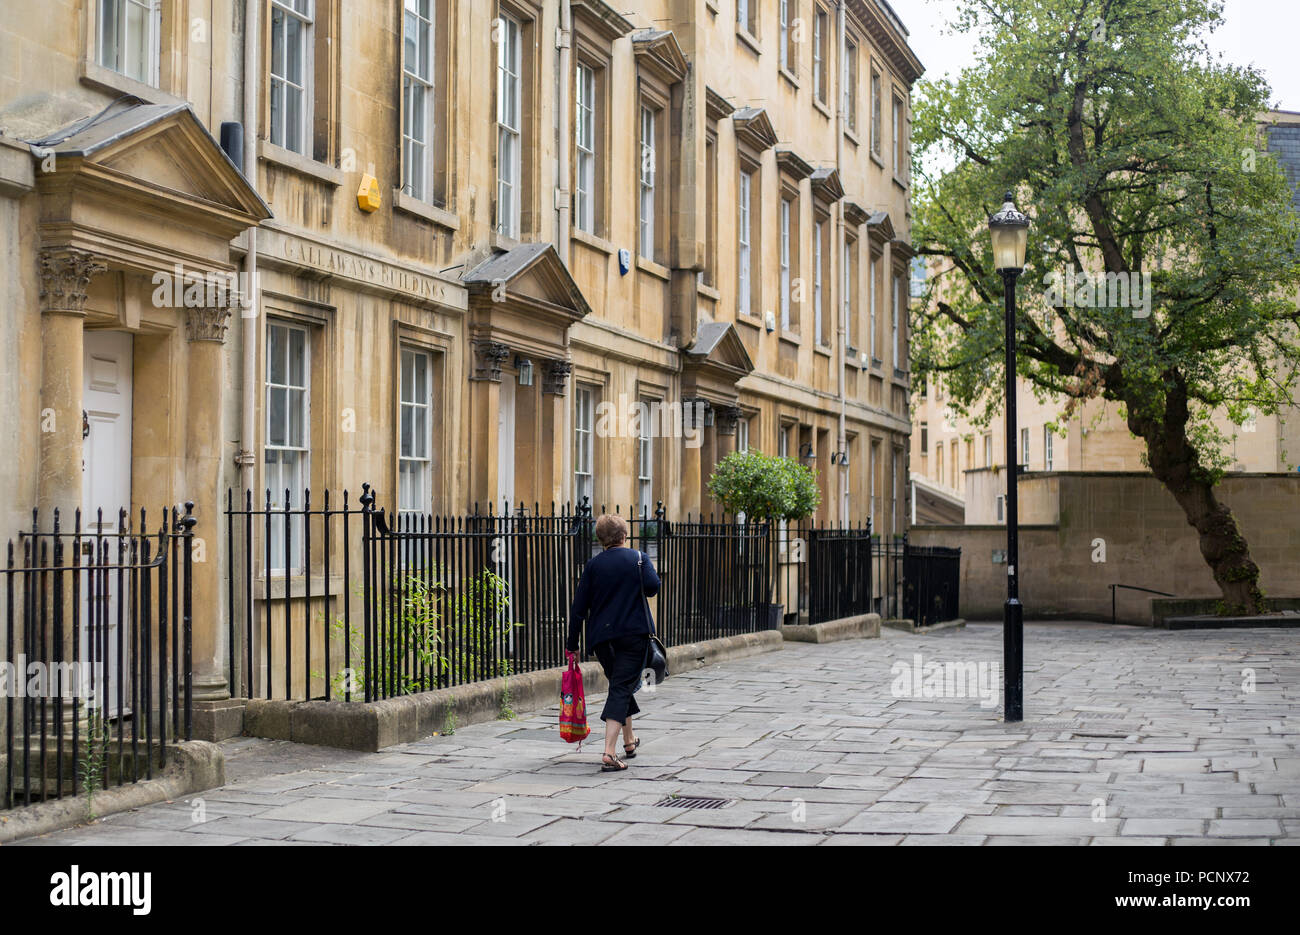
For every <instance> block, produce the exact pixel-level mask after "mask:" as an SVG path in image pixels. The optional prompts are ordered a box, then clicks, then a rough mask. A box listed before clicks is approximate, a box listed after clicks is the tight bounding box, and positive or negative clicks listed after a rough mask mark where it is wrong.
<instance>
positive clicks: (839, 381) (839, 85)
mask: <svg viewBox="0 0 1300 935" xmlns="http://www.w3.org/2000/svg"><path fill="white" fill-rule="evenodd" d="M844 3H845V0H840V2H839V3H838V4H836V15H835V31H836V35H837V41H838V42H839V49H840V52H839V56H838V58H837V64H838V66H839V69H840V78H839V81H837V82H835V87H836V89H837V90H838V91H839V104H838V106H837V107H836V108H835V113H836V115H837V116H836V118H835V168H836V169H837V170H838V171H839V173H840V178H841V179H843V178H844V77H845V75H844V71H845V69H844V56H845V53H846V52H847V51H848V50H847V46H846V33H845V21H844ZM839 214H840V223H839V237H838V240H837V244H838V245H837V249H836V251H835V252H836V254H837V255H838V257H839V265H840V266H841V267H843V266H844V244H845V243H846V242H847V241H846V234H847V232H846V231H845V229H844V223H845V218H844V199H843V198H841V199H840V211H839ZM844 277H845V270H844V269H840V291H841V292H843V291H844ZM845 298H846V296H844V295H841V296H840V313H839V315H837V316H836V318H838V319H839V333H840V340H839V355H838V356H839V366H838V367H836V368H835V373H836V386H837V387H838V392H839V397H840V419H839V449H840V457H841V458H843V457H845V456H847V455H848V451H849V446H848V434H847V431H846V429H845V408H846V403H845V400H844V367H845V365H846V363H847V362H848V359H847V356H846V352H845V342H846V341H848V322H847V320H846V319H847V318H848V307H847V305H846V303H845ZM839 488H840V503H839V508H838V509H837V510H836V512H837V513H840V519H841V521H843V522H847V521H848V519H849V517H848V516H847V515H845V513H846V512H847V511H844V501H845V499H846V498H847V497H848V493H849V468H848V467H846V466H843V465H841V467H840V483H839Z"/></svg>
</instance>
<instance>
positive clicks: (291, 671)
mask: <svg viewBox="0 0 1300 935" xmlns="http://www.w3.org/2000/svg"><path fill="white" fill-rule="evenodd" d="M373 505H374V495H373V494H372V493H371V491H370V487H369V485H368V484H363V485H362V495H361V498H360V500H358V499H357V498H354V497H351V496H350V494H349V492H348V491H347V490H344V491H343V494H342V496H341V497H340V496H333V497H332V496H331V494H330V492H329V491H328V490H326V491H325V492H324V494H323V495H322V496H321V497H319V498H318V499H317V501H316V502H315V504H313V502H312V495H311V491H310V490H306V491H304V492H303V495H302V496H301V497H300V498H297V502H295V498H294V497H293V496H291V495H290V493H289V491H285V492H284V496H283V497H278V498H273V496H272V494H271V492H270V491H266V492H265V494H264V495H263V497H260V498H258V499H257V500H255V499H254V497H253V493H252V491H245V492H244V493H243V495H242V496H237V495H236V493H235V492H234V491H233V490H231V491H227V494H226V550H227V552H226V555H227V567H228V568H229V569H230V573H229V575H228V578H227V581H226V606H227V616H226V625H227V639H228V641H229V642H228V645H229V646H230V650H231V651H230V653H229V660H230V669H229V672H228V678H229V684H230V693H231V695H232V696H236V697H244V698H259V697H262V698H335V697H345V698H350V697H351V685H352V680H351V679H349V678H347V677H346V673H349V672H352V671H355V667H356V666H357V665H360V664H361V662H362V660H361V659H360V657H356V656H354V654H353V653H354V648H355V646H356V640H355V639H353V638H352V637H351V634H353V633H354V632H355V631H356V629H357V627H358V626H359V625H360V623H361V621H362V619H363V607H364V606H365V605H364V604H363V600H362V599H363V594H362V592H361V586H362V580H363V579H362V570H363V559H364V555H363V552H362V535H363V532H364V527H365V524H366V523H367V522H368V519H367V516H368V513H369V512H370V510H371V509H372V508H373ZM340 672H342V673H345V676H344V677H343V678H340V677H339V673H340ZM339 689H342V690H343V694H342V695H340V694H339V691H338V690H339Z"/></svg>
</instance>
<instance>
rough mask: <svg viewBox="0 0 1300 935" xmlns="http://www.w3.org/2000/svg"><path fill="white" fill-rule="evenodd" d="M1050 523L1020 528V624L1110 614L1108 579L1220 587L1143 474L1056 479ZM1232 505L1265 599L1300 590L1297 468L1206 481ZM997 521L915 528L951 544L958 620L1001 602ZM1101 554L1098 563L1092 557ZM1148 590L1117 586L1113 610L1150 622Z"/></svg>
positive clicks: (915, 541) (1193, 539)
mask: <svg viewBox="0 0 1300 935" xmlns="http://www.w3.org/2000/svg"><path fill="white" fill-rule="evenodd" d="M1056 483H1057V486H1058V489H1059V496H1060V501H1059V512H1058V519H1057V521H1056V522H1055V523H1053V524H1039V525H1022V526H1021V527H1020V569H1019V571H1020V600H1021V602H1022V603H1023V604H1024V605H1025V616H1026V617H1027V618H1028V619H1044V618H1051V617H1074V618H1081V619H1093V620H1110V617H1111V592H1110V588H1109V585H1111V584H1116V583H1118V584H1129V585H1138V586H1140V587H1146V588H1152V589H1154V590H1157V591H1166V592H1169V593H1170V594H1174V595H1176V596H1177V597H1179V598H1214V597H1217V596H1218V595H1219V589H1218V586H1217V585H1216V584H1215V583H1214V578H1213V577H1212V576H1211V574H1210V569H1209V566H1207V565H1206V564H1205V561H1204V560H1203V559H1202V558H1201V552H1200V544H1199V541H1198V539H1197V536H1196V532H1195V530H1193V529H1192V527H1191V526H1189V525H1188V523H1187V518H1186V516H1185V515H1184V514H1183V511H1182V510H1181V509H1180V508H1179V506H1178V504H1177V503H1176V502H1175V501H1174V498H1173V496H1172V495H1171V494H1170V493H1169V492H1168V491H1167V490H1166V489H1165V488H1164V486H1163V485H1162V484H1161V483H1160V482H1159V481H1157V480H1156V479H1155V478H1154V477H1151V476H1150V475H1149V474H1101V473H1098V474H1087V473H1060V474H1059V475H1056ZM1215 493H1216V495H1217V496H1218V497H1219V499H1220V500H1221V501H1222V502H1223V503H1225V504H1226V505H1227V506H1228V507H1229V508H1230V509H1231V510H1232V512H1233V516H1234V517H1235V518H1236V520H1237V523H1238V526H1239V528H1240V529H1241V532H1242V535H1244V536H1245V538H1246V541H1247V543H1248V544H1249V546H1250V553H1251V557H1252V558H1253V559H1254V560H1255V562H1256V563H1257V564H1258V565H1259V566H1260V570H1261V576H1260V583H1261V586H1262V587H1263V589H1264V591H1265V593H1266V594H1267V595H1269V596H1277V597H1281V598H1286V597H1296V596H1297V595H1300V474H1295V475H1292V474H1237V475H1231V476H1229V477H1227V478H1225V479H1224V481H1223V482H1222V483H1221V484H1220V485H1219V486H1218V487H1217V488H1215ZM1006 536H1007V530H1006V526H1005V525H997V526H914V527H912V528H911V530H909V535H908V541H909V542H910V543H911V544H912V545H943V546H957V547H960V548H961V550H962V554H961V603H960V608H961V611H960V612H961V615H962V616H963V617H964V618H966V619H968V620H997V619H1001V617H1002V604H1003V601H1005V600H1006V575H1007V566H1006V565H1005V564H1001V563H999V564H994V563H993V560H992V559H993V552H994V551H1004V550H1005V549H1006V547H1007V539H1006ZM1101 558H1104V561H1099V560H1098V559H1101ZM1153 597H1155V595H1151V594H1144V593H1142V592H1140V591H1129V590H1124V589H1120V590H1118V592H1117V597H1116V617H1117V619H1118V621H1119V622H1121V623H1135V624H1141V625H1145V626H1150V625H1151V622H1152V614H1151V601H1152V598H1153Z"/></svg>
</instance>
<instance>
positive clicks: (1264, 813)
mask: <svg viewBox="0 0 1300 935" xmlns="http://www.w3.org/2000/svg"><path fill="white" fill-rule="evenodd" d="M1001 644H1002V637H1001V627H1000V626H999V625H989V624H979V623H969V624H968V625H967V626H966V627H965V628H964V629H959V630H948V631H943V632H942V633H934V634H905V633H901V632H898V631H892V630H891V631H887V632H885V633H883V634H882V636H881V638H880V639H877V640H849V641H843V642H838V643H828V644H814V643H789V644H786V645H785V647H784V648H782V649H781V650H780V651H779V652H775V653H769V654H764V655H761V656H755V657H750V658H747V659H739V660H734V661H730V662H726V663H723V664H720V665H716V666H712V667H709V668H706V669H698V670H695V671H693V672H688V673H682V674H680V675H677V676H674V677H673V678H671V679H669V680H668V681H667V682H666V683H665V684H664V685H662V686H659V687H658V689H657V690H656V691H655V692H654V694H653V695H649V694H648V695H647V696H646V698H645V700H644V703H643V707H644V709H645V710H644V713H643V715H642V716H640V717H638V718H637V720H636V725H635V726H636V730H637V731H638V733H639V734H640V736H641V737H642V739H643V741H644V742H643V744H642V747H641V749H640V751H639V753H638V756H637V757H636V758H635V759H634V760H632V761H630V762H629V766H630V768H629V769H628V770H627V771H626V772H624V773H618V774H609V773H601V772H600V770H599V753H600V745H599V742H598V741H597V742H593V743H589V744H587V745H585V746H584V747H583V749H582V750H580V751H579V750H576V749H575V748H574V747H572V746H570V745H568V744H564V743H562V742H561V741H560V740H559V737H558V732H557V730H556V722H557V718H558V707H557V706H552V707H550V708H547V709H544V710H541V711H537V712H534V713H531V714H528V715H526V716H523V717H520V718H519V719H517V720H514V721H508V722H507V721H499V722H490V723H485V724H475V725H470V726H467V727H463V728H461V729H459V730H458V731H456V732H455V733H454V734H451V735H445V736H436V737H430V738H426V739H423V740H420V741H417V742H414V743H409V744H404V745H400V746H397V747H392V748H389V749H387V750H383V751H380V752H379V753H358V752H354V751H343V750H332V749H329V748H322V747H310V746H306V745H300V744H292V743H288V742H285V741H266V740H258V739H254V738H233V739H231V740H229V741H226V742H225V743H224V744H223V749H224V750H225V752H226V756H227V779H228V782H227V784H226V785H225V786H223V787H221V788H220V789H213V790H210V791H208V792H205V793H202V794H200V795H198V796H193V797H191V799H190V800H186V801H183V802H171V803H158V804H156V805H152V806H148V807H146V808H141V809H137V810H134V811H132V812H127V813H123V814H120V815H114V816H110V817H108V818H105V819H102V820H100V821H97V822H94V823H92V824H89V825H85V826H81V827H78V828H74V829H70V830H68V831H64V832H60V833H58V834H51V835H47V836H44V837H39V838H33V839H28V840H26V841H20V842H16V844H17V845H18V846H23V845H37V846H42V845H78V844H129V845H162V846H167V845H171V844H182V845H191V846H205V845H216V844H220V845H234V846H249V845H253V844H265V845H275V846H307V845H316V846H326V845H333V844H366V845H388V844H392V845H400V846H441V845H458V844H488V845H492V844H511V845H521V846H543V845H555V844H601V845H605V844H609V845H620V844H634V845H636V844H649V845H664V844H670V845H673V846H677V845H696V844H704V845H709V844H742V845H743V844H772V845H786V846H789V845H805V846H808V845H811V846H827V845H830V846H902V847H912V846H934V845H972V846H1003V845H1009V846H1024V845H1059V846H1083V845H1090V846H1152V847H1158V846H1189V845H1202V844H1208V845H1212V846H1223V845H1231V846H1254V845H1267V844H1285V845H1294V844H1296V843H1297V842H1298V841H1300V730H1298V729H1297V727H1296V724H1297V714H1300V707H1298V706H1300V693H1297V691H1296V689H1295V688H1294V686H1295V685H1297V684H1298V683H1300V651H1298V650H1297V649H1296V648H1295V646H1294V640H1293V639H1288V638H1287V635H1286V631H1281V630H1273V629H1255V630H1233V631H1231V632H1226V631H1214V630H1187V631H1169V630H1150V629H1145V628H1140V627H1125V626H1116V627H1111V626H1109V625H1102V624H1095V623H1077V622H1075V623H1072V622H1068V621H1067V622H1053V623H1033V622H1030V623H1027V624H1026V626H1025V645H1026V659H1027V664H1026V672H1025V711H1026V720H1025V721H1024V722H1023V723H1019V724H1005V723H1003V722H1002V721H1001V720H1000V716H1001V712H1000V710H999V709H998V708H985V707H983V706H981V705H980V703H979V699H978V698H970V699H962V698H925V697H906V696H904V697H899V696H897V695H895V693H894V690H893V686H894V681H895V680H894V675H893V670H892V667H893V665H894V663H895V662H898V661H903V662H904V663H905V664H908V665H911V664H912V662H913V659H914V657H915V656H916V655H918V654H919V655H921V656H922V657H923V658H924V660H925V661H927V662H938V663H945V662H955V663H959V664H968V663H980V662H1000V660H1001ZM1247 666H1248V667H1250V668H1253V669H1255V671H1256V673H1257V677H1256V690H1255V691H1254V692H1253V693H1251V694H1242V693H1241V692H1240V689H1239V685H1240V671H1241V669H1242V668H1243V667H1247ZM589 700H590V701H592V702H598V700H599V698H598V696H596V697H593V699H589ZM593 726H596V727H599V725H593ZM665 796H704V797H710V798H718V799H722V800H724V801H725V802H726V803H728V804H727V805H726V807H724V808H719V809H682V808H664V807H658V806H657V805H656V803H657V802H659V801H660V800H661V799H663V798H664V797H665ZM1099 805H1100V806H1102V807H1104V811H1103V812H1099V811H1098V806H1099ZM196 809H197V813H201V814H202V815H203V818H204V820H195V817H194V815H195V814H196ZM1100 816H1104V820H1101V821H1095V820H1093V819H1094V818H1095V817H1100Z"/></svg>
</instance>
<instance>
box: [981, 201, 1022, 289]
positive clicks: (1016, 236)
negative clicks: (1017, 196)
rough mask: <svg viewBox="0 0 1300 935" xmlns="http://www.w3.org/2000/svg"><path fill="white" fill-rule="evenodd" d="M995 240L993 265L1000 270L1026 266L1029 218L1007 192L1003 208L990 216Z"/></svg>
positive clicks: (1017, 268) (990, 225)
mask: <svg viewBox="0 0 1300 935" xmlns="http://www.w3.org/2000/svg"><path fill="white" fill-rule="evenodd" d="M989 235H990V237H991V238H992V240H993V266H994V268H995V269H997V270H998V272H1004V271H1006V270H1016V271H1019V270H1022V269H1024V268H1025V245H1026V244H1027V243H1028V242H1029V218H1027V217H1025V216H1024V215H1023V214H1021V213H1020V212H1019V211H1017V210H1016V206H1015V205H1014V204H1013V203H1012V201H1011V192H1007V193H1006V196H1005V198H1004V200H1003V203H1002V210H1001V211H999V212H998V213H997V214H995V215H993V217H991V218H989Z"/></svg>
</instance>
